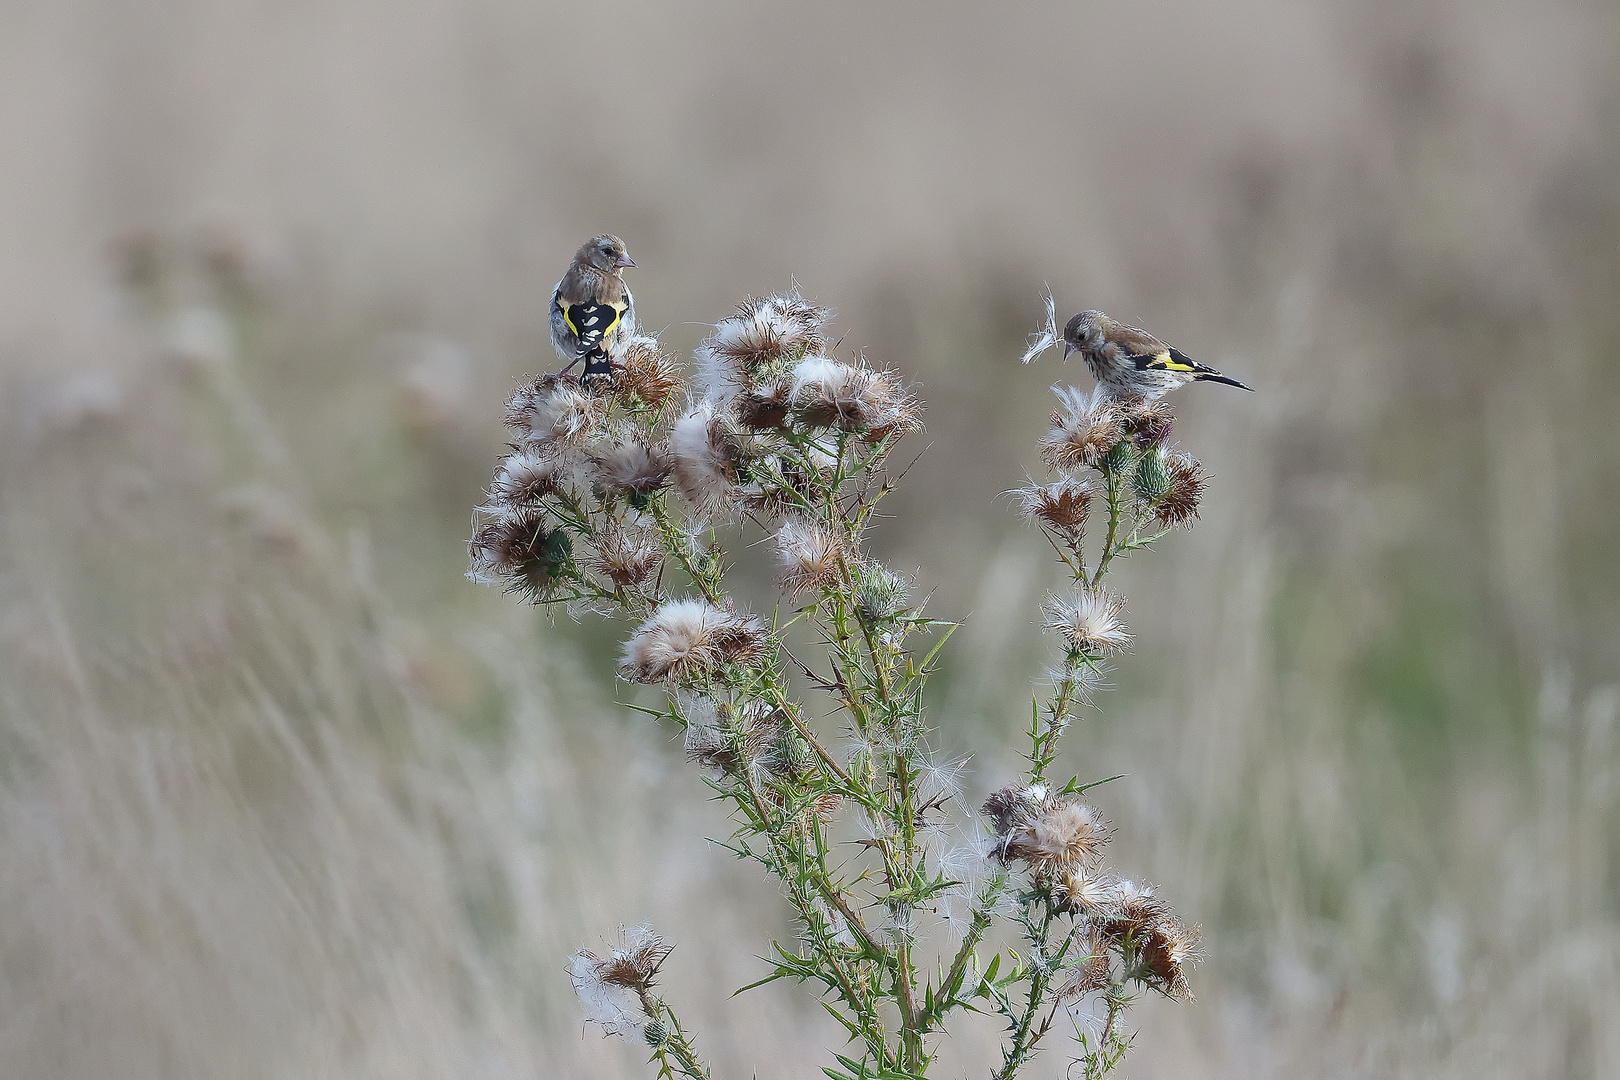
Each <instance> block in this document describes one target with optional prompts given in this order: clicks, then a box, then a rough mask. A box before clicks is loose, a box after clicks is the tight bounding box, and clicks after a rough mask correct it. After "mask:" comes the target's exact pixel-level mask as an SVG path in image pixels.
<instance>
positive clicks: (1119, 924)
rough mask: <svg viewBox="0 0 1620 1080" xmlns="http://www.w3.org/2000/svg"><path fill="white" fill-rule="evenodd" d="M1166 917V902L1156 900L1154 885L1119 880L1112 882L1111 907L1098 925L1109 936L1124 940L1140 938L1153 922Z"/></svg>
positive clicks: (1167, 906)
mask: <svg viewBox="0 0 1620 1080" xmlns="http://www.w3.org/2000/svg"><path fill="white" fill-rule="evenodd" d="M1169 917H1170V907H1169V905H1168V904H1166V903H1165V902H1164V901H1163V900H1161V899H1159V897H1158V895H1157V894H1156V893H1155V892H1154V890H1153V886H1151V885H1139V884H1137V883H1136V882H1134V881H1118V882H1115V883H1114V902H1113V906H1112V908H1111V910H1110V911H1109V912H1108V913H1107V915H1106V916H1104V917H1103V918H1102V919H1101V920H1099V922H1098V925H1100V926H1101V927H1102V928H1103V931H1104V932H1105V933H1107V934H1108V936H1109V937H1111V938H1116V939H1118V940H1121V941H1124V940H1126V939H1135V938H1139V937H1141V936H1142V935H1143V934H1145V933H1147V932H1148V930H1149V929H1150V928H1151V927H1152V926H1153V925H1154V924H1155V923H1157V922H1159V921H1160V920H1162V919H1166V918H1169Z"/></svg>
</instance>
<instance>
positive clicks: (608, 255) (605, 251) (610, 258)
mask: <svg viewBox="0 0 1620 1080" xmlns="http://www.w3.org/2000/svg"><path fill="white" fill-rule="evenodd" d="M577 257H578V258H579V259H581V260H582V261H584V262H588V263H590V264H591V265H592V266H594V267H596V268H597V269H598V270H602V271H604V272H606V273H609V274H617V273H618V272H619V271H620V270H623V269H624V268H625V267H627V266H634V265H636V263H635V260H634V259H632V258H630V253H629V252H628V251H626V250H625V249H624V241H623V240H620V239H619V238H618V237H617V236H611V235H608V234H605V233H604V234H603V235H601V236H598V237H596V238H595V239H593V240H589V241H586V244H585V246H584V247H582V248H580V249H579V255H578V256H577Z"/></svg>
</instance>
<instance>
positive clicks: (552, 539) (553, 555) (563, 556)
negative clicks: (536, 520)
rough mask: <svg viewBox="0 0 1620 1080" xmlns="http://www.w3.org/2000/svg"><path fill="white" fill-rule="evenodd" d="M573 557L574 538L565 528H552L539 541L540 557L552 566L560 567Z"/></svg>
mask: <svg viewBox="0 0 1620 1080" xmlns="http://www.w3.org/2000/svg"><path fill="white" fill-rule="evenodd" d="M573 557H574V540H573V538H572V537H570V536H569V535H568V531H567V530H566V529H553V530H552V531H551V532H549V533H547V534H546V538H545V539H544V540H542V541H541V542H540V558H541V560H543V561H544V562H547V563H550V564H551V565H552V566H553V567H557V568H559V569H560V568H562V567H564V566H567V565H568V561H569V560H570V559H572V558H573Z"/></svg>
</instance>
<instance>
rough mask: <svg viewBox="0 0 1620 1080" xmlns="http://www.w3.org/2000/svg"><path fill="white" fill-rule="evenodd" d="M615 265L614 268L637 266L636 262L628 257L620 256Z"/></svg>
mask: <svg viewBox="0 0 1620 1080" xmlns="http://www.w3.org/2000/svg"><path fill="white" fill-rule="evenodd" d="M613 265H614V266H634V265H636V260H634V259H632V258H631V257H630V256H628V255H620V256H619V261H618V262H616V263H614V264H613Z"/></svg>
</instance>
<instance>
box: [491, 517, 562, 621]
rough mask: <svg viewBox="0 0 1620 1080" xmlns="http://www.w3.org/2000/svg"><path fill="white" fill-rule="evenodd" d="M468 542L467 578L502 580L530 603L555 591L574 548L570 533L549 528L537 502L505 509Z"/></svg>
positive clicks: (494, 582)
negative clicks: (535, 504) (531, 504)
mask: <svg viewBox="0 0 1620 1080" xmlns="http://www.w3.org/2000/svg"><path fill="white" fill-rule="evenodd" d="M467 547H468V555H469V557H470V561H471V566H470V567H469V569H468V571H467V577H468V578H470V579H471V580H473V581H476V582H479V583H480V584H484V585H496V584H498V585H501V586H503V587H504V588H505V589H506V591H507V592H510V593H515V594H517V595H519V596H521V597H523V598H524V599H526V600H528V601H530V602H531V603H538V602H539V601H541V600H546V599H549V598H550V597H551V596H552V595H553V594H554V593H555V591H556V589H557V587H558V586H559V585H560V584H561V583H562V581H563V574H564V572H565V571H566V570H567V568H568V566H569V565H570V564H571V563H572V561H573V552H574V547H573V541H572V540H571V538H570V537H569V535H568V533H567V532H566V531H565V530H563V529H562V528H560V527H559V528H555V529H553V528H549V527H548V524H547V521H546V516H545V512H544V511H542V510H539V509H536V508H532V507H520V508H515V509H509V510H502V511H501V512H500V513H499V514H498V515H497V516H496V517H495V518H494V519H493V520H491V521H487V522H485V523H484V524H482V525H480V526H479V527H478V529H477V531H476V532H474V533H473V536H472V539H471V540H470V541H468V544H467Z"/></svg>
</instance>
